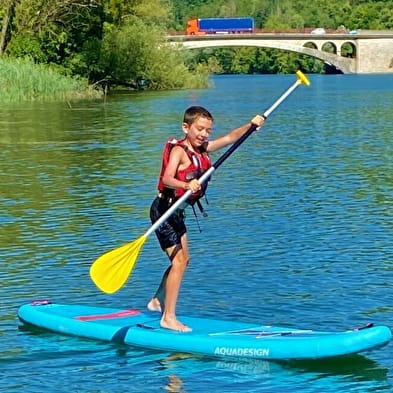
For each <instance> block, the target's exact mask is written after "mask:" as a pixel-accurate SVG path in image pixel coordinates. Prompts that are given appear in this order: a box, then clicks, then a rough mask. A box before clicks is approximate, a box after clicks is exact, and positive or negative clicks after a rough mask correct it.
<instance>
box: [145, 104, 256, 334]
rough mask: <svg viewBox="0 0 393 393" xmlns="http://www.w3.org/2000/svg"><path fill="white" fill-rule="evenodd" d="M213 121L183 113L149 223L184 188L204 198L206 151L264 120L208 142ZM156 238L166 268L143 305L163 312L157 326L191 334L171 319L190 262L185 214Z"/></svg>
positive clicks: (201, 112) (200, 112)
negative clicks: (201, 180) (202, 178)
mask: <svg viewBox="0 0 393 393" xmlns="http://www.w3.org/2000/svg"><path fill="white" fill-rule="evenodd" d="M213 120H214V119H213V116H212V115H211V114H210V113H209V111H208V110H206V109H205V108H203V107H200V106H192V107H190V108H188V109H187V110H186V111H185V113H184V119H183V124H182V129H183V132H184V133H185V137H184V139H182V140H176V139H171V140H169V141H168V142H167V144H166V145H165V148H164V153H163V161H162V167H161V173H160V178H159V182H158V196H157V197H156V199H155V200H154V201H153V203H152V205H151V208H150V218H151V221H152V223H154V222H155V221H157V219H158V218H159V217H160V216H161V215H162V214H164V213H165V212H166V211H167V210H168V208H169V207H170V206H171V205H172V204H173V203H174V202H175V201H176V200H177V199H178V198H179V197H181V196H182V195H183V194H184V193H185V192H186V191H187V190H191V191H192V194H191V196H190V198H189V202H191V203H194V202H196V201H197V200H198V199H199V198H201V196H203V194H204V191H205V189H206V185H204V184H200V183H199V181H198V178H199V177H200V176H201V175H202V173H203V172H205V171H206V170H208V169H209V168H210V167H211V162H210V158H209V155H208V153H209V152H212V151H216V150H218V149H221V148H222V147H224V146H227V145H231V144H233V143H234V142H236V141H237V140H238V139H239V138H240V137H241V136H242V135H243V134H244V133H245V132H246V131H247V130H248V129H249V127H250V126H251V124H255V125H256V126H258V128H259V127H261V126H262V124H263V122H264V118H263V116H260V115H256V116H255V117H254V118H253V119H252V120H251V122H250V123H247V124H245V125H243V126H241V127H239V128H236V129H234V130H232V131H230V132H229V133H228V134H226V135H224V136H222V137H220V138H217V139H215V140H212V141H210V140H209V139H208V138H209V136H210V134H211V131H212V126H213ZM156 235H157V238H158V241H159V243H160V245H161V248H162V249H163V250H164V251H165V252H166V254H167V255H168V257H169V260H170V262H171V264H170V266H169V267H168V269H167V270H166V271H165V273H164V275H163V278H162V280H161V284H160V286H159V288H158V290H157V292H156V294H155V295H154V297H153V298H152V299H151V300H150V302H149V303H148V305H147V307H148V309H149V310H151V311H160V312H162V317H161V322H160V324H161V327H164V328H167V329H173V330H177V331H181V332H188V331H191V328H190V327H189V326H187V325H184V324H183V323H182V322H180V321H178V319H177V317H176V303H177V297H178V295H179V291H180V285H181V282H182V279H183V275H184V272H185V270H186V268H187V265H188V262H189V258H190V256H189V253H188V243H187V229H186V226H185V223H184V210H183V209H177V211H176V212H175V213H174V214H173V215H172V216H171V217H169V218H168V220H167V221H166V222H165V223H164V224H162V225H161V226H160V227H159V228H158V229H157V230H156Z"/></svg>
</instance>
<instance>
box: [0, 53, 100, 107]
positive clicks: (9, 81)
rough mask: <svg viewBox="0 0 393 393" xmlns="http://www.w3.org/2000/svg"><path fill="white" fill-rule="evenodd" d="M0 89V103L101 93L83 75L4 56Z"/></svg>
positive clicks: (54, 99)
mask: <svg viewBox="0 0 393 393" xmlns="http://www.w3.org/2000/svg"><path fill="white" fill-rule="evenodd" d="M0 92H1V94H0V103H6V102H24V101H71V100H76V99H88V98H99V97H100V96H101V95H102V93H100V92H99V91H97V90H95V89H93V88H91V87H89V86H88V83H87V81H86V80H84V79H75V78H70V77H66V76H64V75H61V74H59V73H58V72H56V71H55V70H54V69H52V68H50V67H49V66H45V65H40V64H34V63H33V62H31V61H30V60H27V59H10V58H7V57H3V58H0Z"/></svg>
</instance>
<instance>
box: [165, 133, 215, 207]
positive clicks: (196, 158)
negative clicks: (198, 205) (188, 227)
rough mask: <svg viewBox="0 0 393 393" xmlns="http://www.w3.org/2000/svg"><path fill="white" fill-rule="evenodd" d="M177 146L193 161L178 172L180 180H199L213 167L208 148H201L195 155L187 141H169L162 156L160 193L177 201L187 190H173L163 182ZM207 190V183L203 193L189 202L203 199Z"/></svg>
mask: <svg viewBox="0 0 393 393" xmlns="http://www.w3.org/2000/svg"><path fill="white" fill-rule="evenodd" d="M175 146H180V147H182V148H183V149H184V151H185V152H186V153H187V156H188V158H189V159H190V161H191V163H190V165H189V166H188V167H187V168H185V169H182V170H179V171H177V173H176V175H175V177H176V179H178V180H181V181H184V182H189V181H190V180H192V179H199V178H200V177H201V176H202V174H203V173H204V172H206V171H207V170H208V169H209V168H210V167H211V161H210V157H209V155H208V153H207V151H206V146H202V147H201V148H200V153H195V152H194V151H192V150H190V149H189V148H188V146H187V145H186V144H185V139H181V140H177V139H175V138H172V139H169V140H168V142H167V143H166V144H165V146H164V151H163V154H162V166H161V173H160V178H159V180H158V191H159V192H160V193H162V194H163V195H164V196H165V197H168V198H175V199H177V198H180V197H181V196H182V195H184V194H185V193H186V190H184V189H183V188H176V189H173V188H168V187H165V185H164V183H163V181H162V177H163V176H164V172H165V169H166V167H167V165H168V162H169V156H170V154H171V150H172V148H173V147H175ZM206 188H207V182H205V183H204V184H202V189H201V191H199V192H197V193H194V194H191V196H190V198H189V200H191V201H196V200H198V199H199V198H201V197H202V196H203V195H204V193H205V191H206Z"/></svg>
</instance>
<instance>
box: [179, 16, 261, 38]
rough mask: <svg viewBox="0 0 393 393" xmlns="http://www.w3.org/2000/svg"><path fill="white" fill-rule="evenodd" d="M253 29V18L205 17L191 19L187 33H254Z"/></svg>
mask: <svg viewBox="0 0 393 393" xmlns="http://www.w3.org/2000/svg"><path fill="white" fill-rule="evenodd" d="M253 31H254V19H253V18H205V19H191V20H189V21H188V22H187V29H186V34H188V35H203V34H220V33H221V34H236V33H252V32H253Z"/></svg>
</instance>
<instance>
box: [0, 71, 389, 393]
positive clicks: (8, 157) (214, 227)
mask: <svg viewBox="0 0 393 393" xmlns="http://www.w3.org/2000/svg"><path fill="white" fill-rule="evenodd" d="M310 80H311V82H312V85H311V86H310V87H306V86H303V85H302V86H299V87H298V88H297V89H296V90H295V91H294V92H293V94H292V95H291V96H290V97H289V98H288V99H287V100H286V101H285V102H284V103H283V104H282V105H281V106H280V107H279V108H278V109H277V110H276V111H275V112H273V113H272V114H271V116H270V117H269V118H268V120H267V122H266V125H265V126H264V127H263V129H261V130H260V131H258V132H257V133H255V134H254V135H253V136H252V137H251V138H250V139H249V140H248V141H247V142H245V144H244V145H243V146H241V147H240V148H239V149H238V151H236V152H235V153H234V155H233V156H231V157H230V158H229V159H228V160H227V161H226V162H225V164H224V165H222V166H221V167H220V168H219V169H218V170H217V172H216V173H215V174H214V176H213V179H212V181H211V182H210V186H209V190H208V200H209V204H208V206H207V210H208V214H209V216H208V217H207V218H203V217H199V225H200V227H201V230H202V232H199V229H198V225H197V222H196V219H195V218H194V216H193V213H192V211H188V212H187V213H188V214H187V222H188V228H189V237H190V243H191V254H192V259H191V264H190V268H189V270H188V272H187V274H186V277H185V280H184V283H183V287H182V291H181V297H180V299H179V305H178V312H179V314H183V315H184V314H185V315H192V316H199V317H212V318H222V319H237V320H242V321H246V322H255V321H258V322H259V323H261V324H273V325H283V326H288V327H298V328H306V329H320V330H344V329H348V328H353V327H357V326H362V325H364V324H366V323H368V322H373V323H375V324H383V325H388V326H391V325H392V324H393V302H392V294H393V246H392V237H393V221H392V219H393V133H392V131H393V130H392V124H393V111H392V106H393V105H392V104H393V91H392V89H391V86H393V75H330V76H322V75H315V76H314V75H311V77H310ZM294 81H295V77H294V76H293V75H285V76H279V75H274V76H261V75H255V76H219V77H214V78H213V79H212V83H213V86H212V88H210V89H206V90H188V91H175V92H136V93H130V94H122V95H120V94H119V95H116V96H114V97H110V98H108V99H107V100H106V101H105V102H102V101H99V102H91V101H90V102H79V103H70V104H69V105H64V104H40V103H33V104H27V105H20V106H10V107H7V106H3V107H2V108H0V154H1V159H0V173H1V183H0V191H1V193H0V203H1V212H0V230H1V235H0V247H1V259H0V263H1V271H0V275H1V281H0V282H1V286H0V295H1V300H2V301H1V305H0V369H1V373H0V380H1V384H0V391H4V392H43V391H48V392H160V391H163V392H165V391H171V392H188V393H190V392H207V391H216V392H247V393H250V392H282V391H285V392H299V391H302V392H343V391H345V392H352V391H353V392H355V391H356V392H374V391H393V360H392V359H393V357H392V348H393V347H392V344H389V345H387V346H385V347H383V348H381V349H377V350H374V351H371V352H369V353H366V354H362V355H359V356H350V357H348V358H340V359H331V360H323V361H312V362H284V363H276V362H266V361H227V360H222V359H213V358H208V357H196V356H185V355H179V354H171V353H162V352H155V351H148V350H141V349H137V348H133V347H123V346H118V345H114V344H108V343H102V342H95V341H90V340H83V339H79V338H74V337H67V336H61V335H56V334H53V333H49V332H42V331H34V330H31V329H26V328H20V327H19V323H18V320H17V317H16V314H17V309H18V307H19V306H20V305H22V304H24V303H26V302H30V301H32V300H35V299H50V300H52V301H53V302H58V303H72V304H78V303H81V304H88V305H102V306H111V307H112V306H113V307H119V308H125V307H126V308H129V307H136V308H143V307H144V306H145V303H146V302H147V300H148V299H149V297H150V296H151V294H152V293H153V291H154V290H155V289H156V285H157V284H158V282H159V280H160V277H161V274H162V272H163V270H164V269H165V268H166V265H167V261H166V258H165V257H164V255H163V254H162V252H161V251H160V249H159V247H158V243H157V241H156V239H155V237H154V235H153V236H151V237H150V238H149V239H148V241H147V242H146V244H145V246H144V247H143V250H142V252H141V254H140V255H139V258H138V263H137V265H136V267H135V269H134V272H133V274H132V276H131V278H130V280H129V281H128V283H127V285H126V286H125V287H124V288H122V289H121V290H120V291H119V292H117V293H115V294H113V295H106V294H104V293H101V292H100V291H99V290H98V289H97V288H96V287H95V286H94V284H93V283H92V282H91V281H90V279H89V275H88V271H89V267H90V265H91V263H92V262H93V261H94V260H95V258H97V257H98V256H99V255H101V254H102V253H104V252H105V251H108V250H110V249H112V248H115V247H117V246H120V245H121V244H123V243H124V242H127V241H131V240H134V239H136V238H138V237H139V236H140V235H142V234H143V233H144V232H145V231H146V230H147V229H148V228H149V226H150V222H149V219H148V212H149V206H150V203H151V200H152V198H153V197H154V195H155V193H156V191H155V190H156V183H157V175H158V171H159V166H160V160H161V149H162V146H163V144H164V142H165V141H166V140H167V139H168V138H169V137H170V136H181V134H182V131H181V129H180V124H181V120H182V113H183V111H184V109H185V108H186V107H188V106H189V105H203V106H206V107H207V108H208V109H210V110H211V111H212V113H213V115H214V116H215V120H216V121H215V127H214V135H221V134H222V133H224V132H226V131H228V130H230V129H232V128H234V127H236V126H238V125H241V124H243V123H245V122H246V121H248V120H249V119H250V118H251V117H252V116H253V115H254V114H256V113H261V112H263V111H264V110H265V109H267V108H268V107H269V106H270V105H271V104H273V102H274V101H275V100H276V99H277V98H278V97H279V96H280V95H281V94H282V93H283V92H284V91H285V90H286V89H287V88H288V87H289V86H290V85H292V84H293V83H294ZM221 153H222V152H221ZM221 153H218V154H214V155H213V160H214V159H215V158H217V157H218V156H219V155H220V154H221Z"/></svg>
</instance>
